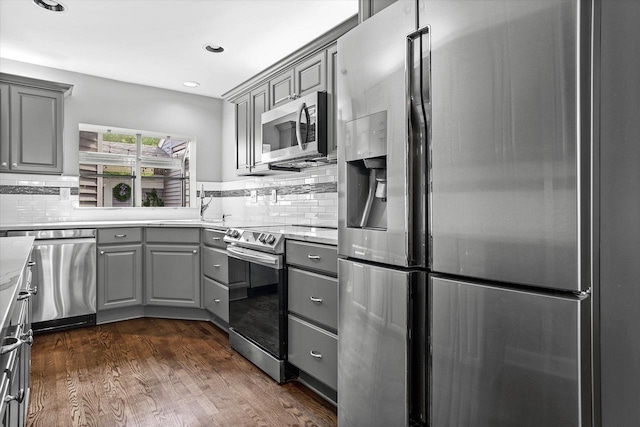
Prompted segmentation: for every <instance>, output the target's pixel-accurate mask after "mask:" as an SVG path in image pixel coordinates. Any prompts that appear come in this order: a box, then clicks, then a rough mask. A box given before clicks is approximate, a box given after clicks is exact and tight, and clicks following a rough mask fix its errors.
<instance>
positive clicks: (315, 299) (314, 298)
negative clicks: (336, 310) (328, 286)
mask: <svg viewBox="0 0 640 427" xmlns="http://www.w3.org/2000/svg"><path fill="white" fill-rule="evenodd" d="M309 299H310V300H311V301H313V302H317V303H318V304H322V298H316V297H309Z"/></svg>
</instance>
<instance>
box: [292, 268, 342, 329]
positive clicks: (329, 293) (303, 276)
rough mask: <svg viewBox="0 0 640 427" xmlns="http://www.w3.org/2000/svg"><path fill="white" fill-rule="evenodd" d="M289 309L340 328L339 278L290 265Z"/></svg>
mask: <svg viewBox="0 0 640 427" xmlns="http://www.w3.org/2000/svg"><path fill="white" fill-rule="evenodd" d="M288 274H289V295H288V297H289V311H292V312H294V313H297V314H299V315H301V316H304V317H307V318H309V319H311V320H313V321H316V322H318V323H321V324H323V325H326V326H327V327H329V328H331V329H333V330H334V331H337V330H338V280H337V279H334V278H333V277H327V276H323V275H320V274H316V273H311V272H309V271H304V270H298V269H297V268H293V267H290V268H289V269H288Z"/></svg>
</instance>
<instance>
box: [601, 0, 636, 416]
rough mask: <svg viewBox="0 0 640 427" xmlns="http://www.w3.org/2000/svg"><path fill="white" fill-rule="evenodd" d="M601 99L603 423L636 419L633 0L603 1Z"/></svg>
mask: <svg viewBox="0 0 640 427" xmlns="http://www.w3.org/2000/svg"><path fill="white" fill-rule="evenodd" d="M601 22H602V27H601V43H602V56H601V67H600V70H601V73H602V77H601V81H600V82H601V83H600V85H601V91H600V96H601V103H600V108H601V109H600V164H601V177H600V178H601V187H600V192H601V193H600V215H601V216H600V315H601V320H600V334H601V336H600V338H601V339H600V343H601V346H600V352H601V353H600V355H601V369H602V374H601V387H602V389H601V393H602V396H601V399H602V426H604V427H615V426H632V425H633V426H637V425H639V424H638V423H639V422H640V421H639V420H640V262H638V261H639V260H640V120H638V119H639V117H640V27H638V22H640V1H637V0H603V1H602V21H601Z"/></svg>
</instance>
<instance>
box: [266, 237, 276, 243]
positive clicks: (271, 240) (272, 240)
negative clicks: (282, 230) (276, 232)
mask: <svg viewBox="0 0 640 427" xmlns="http://www.w3.org/2000/svg"><path fill="white" fill-rule="evenodd" d="M275 241H276V238H275V236H272V235H268V236H267V238H266V242H267V243H268V244H270V245H271V244H273V242H275Z"/></svg>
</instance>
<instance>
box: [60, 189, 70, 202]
mask: <svg viewBox="0 0 640 427" xmlns="http://www.w3.org/2000/svg"><path fill="white" fill-rule="evenodd" d="M70 197H71V189H70V188H69V187H60V200H69V198H70Z"/></svg>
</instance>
